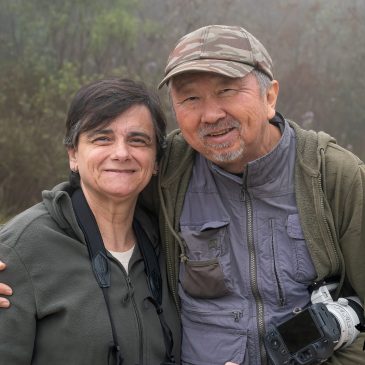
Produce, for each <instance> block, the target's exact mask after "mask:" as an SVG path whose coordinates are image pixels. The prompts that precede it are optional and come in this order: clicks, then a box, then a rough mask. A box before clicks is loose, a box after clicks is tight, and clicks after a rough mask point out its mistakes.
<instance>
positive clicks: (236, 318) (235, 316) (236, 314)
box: [232, 311, 243, 322]
mask: <svg viewBox="0 0 365 365" xmlns="http://www.w3.org/2000/svg"><path fill="white" fill-rule="evenodd" d="M232 315H233V319H234V321H235V322H239V321H240V319H241V318H242V317H243V313H242V312H241V311H234V312H232Z"/></svg>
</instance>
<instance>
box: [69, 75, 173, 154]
mask: <svg viewBox="0 0 365 365" xmlns="http://www.w3.org/2000/svg"><path fill="white" fill-rule="evenodd" d="M134 105H144V106H146V107H147V109H148V110H149V111H150V113H151V116H152V122H153V126H154V129H155V134H156V141H157V160H158V161H159V160H160V158H161V156H162V152H163V148H164V145H165V137H166V119H165V115H164V113H163V111H162V108H161V105H160V100H159V98H158V96H157V94H156V93H154V92H152V91H150V90H148V89H147V88H146V87H145V85H144V84H142V83H138V82H135V81H132V80H128V79H103V80H99V81H95V82H93V83H91V84H89V85H86V86H83V87H82V88H81V89H80V90H79V91H78V92H77V93H76V95H75V96H74V98H73V100H72V102H71V105H70V108H69V110H68V114H67V119H66V134H65V138H64V144H65V146H66V147H67V148H75V147H77V144H78V140H79V136H80V134H81V133H84V132H87V131H91V130H93V129H95V128H104V127H106V126H107V125H109V124H110V123H112V122H113V120H115V118H117V117H118V116H119V115H120V114H122V113H123V112H125V111H126V110H127V109H129V108H130V107H132V106H134Z"/></svg>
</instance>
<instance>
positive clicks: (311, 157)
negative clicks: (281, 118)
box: [287, 120, 336, 176]
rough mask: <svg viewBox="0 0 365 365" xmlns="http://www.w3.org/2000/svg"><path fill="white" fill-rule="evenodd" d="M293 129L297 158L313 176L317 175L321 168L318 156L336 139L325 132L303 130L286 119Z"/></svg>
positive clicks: (334, 142)
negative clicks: (295, 138)
mask: <svg viewBox="0 0 365 365" xmlns="http://www.w3.org/2000/svg"><path fill="white" fill-rule="evenodd" d="M287 122H288V123H289V125H290V126H291V127H292V128H293V129H294V130H295V134H296V137H297V151H298V154H297V156H298V158H299V160H300V163H301V164H302V166H303V167H304V168H305V169H306V170H307V172H308V173H310V174H311V175H313V176H317V175H318V174H319V173H320V170H321V159H320V158H319V156H320V155H321V154H322V153H324V152H325V151H326V150H327V147H328V146H329V145H330V144H336V140H335V139H334V138H333V137H331V136H330V135H329V134H327V133H325V132H315V131H313V130H309V131H307V130H304V129H302V128H301V127H300V126H299V125H298V124H296V123H294V122H293V121H291V120H287Z"/></svg>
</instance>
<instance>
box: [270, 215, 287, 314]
mask: <svg viewBox="0 0 365 365" xmlns="http://www.w3.org/2000/svg"><path fill="white" fill-rule="evenodd" d="M269 222H270V230H271V251H272V258H273V265H274V276H275V282H276V287H277V290H278V295H279V305H280V306H281V307H282V306H283V305H284V304H285V298H284V292H283V287H282V285H281V281H280V278H279V274H278V269H277V267H276V261H275V256H276V255H275V244H274V243H275V240H274V223H273V219H270V221H269Z"/></svg>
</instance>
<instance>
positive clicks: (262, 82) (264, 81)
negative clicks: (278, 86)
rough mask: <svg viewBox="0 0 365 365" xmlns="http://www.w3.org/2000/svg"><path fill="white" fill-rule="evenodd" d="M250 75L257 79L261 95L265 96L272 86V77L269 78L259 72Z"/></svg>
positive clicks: (255, 71) (252, 72)
mask: <svg viewBox="0 0 365 365" xmlns="http://www.w3.org/2000/svg"><path fill="white" fill-rule="evenodd" d="M250 74H252V75H254V76H255V77H256V80H257V82H258V84H259V87H260V93H261V95H262V96H263V95H265V93H266V91H267V90H268V89H269V87H270V86H271V80H270V77H269V76H267V75H266V74H264V73H263V72H261V71H259V70H256V69H254V70H252V71H251V72H250Z"/></svg>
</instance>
